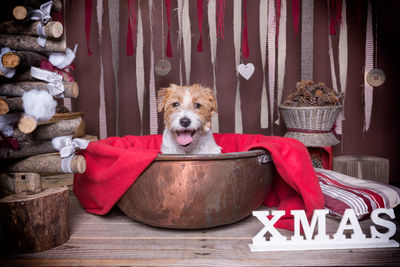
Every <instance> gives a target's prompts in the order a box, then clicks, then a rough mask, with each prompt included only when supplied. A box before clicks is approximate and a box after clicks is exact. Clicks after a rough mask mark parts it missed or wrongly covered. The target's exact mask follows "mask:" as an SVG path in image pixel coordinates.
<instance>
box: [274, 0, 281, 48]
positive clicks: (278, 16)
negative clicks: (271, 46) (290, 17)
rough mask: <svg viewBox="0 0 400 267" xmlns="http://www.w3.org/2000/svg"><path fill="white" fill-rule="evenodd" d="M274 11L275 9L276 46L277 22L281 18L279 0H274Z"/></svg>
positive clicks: (277, 35)
mask: <svg viewBox="0 0 400 267" xmlns="http://www.w3.org/2000/svg"><path fill="white" fill-rule="evenodd" d="M275 11H276V46H277V47H278V37H279V22H280V18H281V0H275Z"/></svg>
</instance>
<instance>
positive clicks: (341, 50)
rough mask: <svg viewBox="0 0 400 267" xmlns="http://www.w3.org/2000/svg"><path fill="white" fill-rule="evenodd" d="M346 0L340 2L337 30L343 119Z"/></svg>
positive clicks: (345, 85) (345, 66)
mask: <svg viewBox="0 0 400 267" xmlns="http://www.w3.org/2000/svg"><path fill="white" fill-rule="evenodd" d="M346 9H347V8H346V0H343V2H342V18H341V23H340V31H339V76H340V90H341V92H342V93H343V109H342V114H343V115H342V120H345V115H344V114H345V108H344V107H345V104H344V103H345V99H346V87H347V68H348V44H347V18H346V12H347V11H346Z"/></svg>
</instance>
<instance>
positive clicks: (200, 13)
mask: <svg viewBox="0 0 400 267" xmlns="http://www.w3.org/2000/svg"><path fill="white" fill-rule="evenodd" d="M203 12H204V11H203V0H197V23H198V26H199V34H200V38H199V41H198V43H197V52H202V51H203V34H202V33H203Z"/></svg>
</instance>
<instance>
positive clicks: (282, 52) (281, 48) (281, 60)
mask: <svg viewBox="0 0 400 267" xmlns="http://www.w3.org/2000/svg"><path fill="white" fill-rule="evenodd" d="M286 21H287V3H286V0H281V7H280V18H279V35H278V59H277V60H278V62H277V82H276V86H277V94H278V95H277V104H278V105H280V104H281V102H282V93H283V85H284V81H285V69H286ZM279 122H280V115H279V112H278V119H277V120H276V121H275V123H276V124H278V125H279Z"/></svg>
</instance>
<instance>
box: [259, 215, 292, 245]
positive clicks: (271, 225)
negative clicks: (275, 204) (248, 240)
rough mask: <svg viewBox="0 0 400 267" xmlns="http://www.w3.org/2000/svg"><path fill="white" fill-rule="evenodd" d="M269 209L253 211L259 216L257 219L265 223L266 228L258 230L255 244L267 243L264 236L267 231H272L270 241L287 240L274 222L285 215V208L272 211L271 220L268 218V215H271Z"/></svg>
mask: <svg viewBox="0 0 400 267" xmlns="http://www.w3.org/2000/svg"><path fill="white" fill-rule="evenodd" d="M269 215H270V214H269V211H253V216H255V217H257V219H259V220H260V222H262V224H263V225H264V228H263V229H261V231H260V232H258V233H257V234H256V235H255V236H254V237H253V245H266V244H267V242H266V240H265V238H264V235H265V234H266V233H267V232H270V233H271V238H270V241H274V242H277V241H285V240H286V237H284V236H282V235H281V234H280V233H279V232H278V231H277V230H276V229H275V227H274V224H275V223H276V222H277V221H278V220H279V219H280V218H281V217H282V216H283V215H285V211H284V210H273V211H272V216H273V217H272V218H271V220H269V219H268V217H267V216H269Z"/></svg>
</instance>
